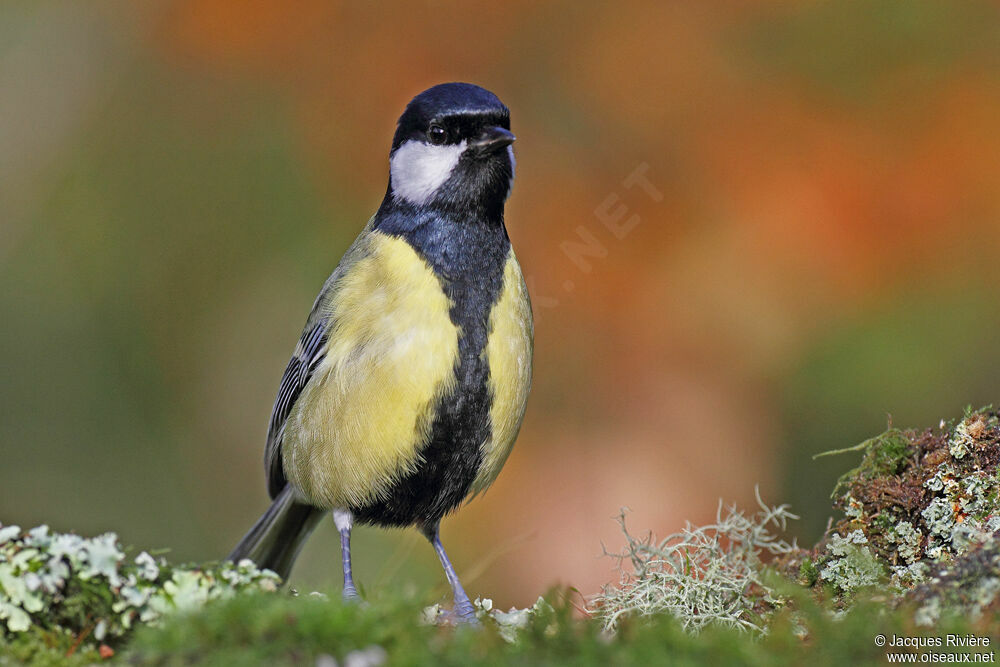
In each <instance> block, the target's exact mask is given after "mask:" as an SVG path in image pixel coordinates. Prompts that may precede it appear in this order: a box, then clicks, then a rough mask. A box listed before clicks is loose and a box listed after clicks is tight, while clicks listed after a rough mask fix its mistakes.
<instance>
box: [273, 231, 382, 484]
mask: <svg viewBox="0 0 1000 667" xmlns="http://www.w3.org/2000/svg"><path fill="white" fill-rule="evenodd" d="M373 223H374V218H372V220H369V221H368V224H367V225H365V228H364V230H363V231H362V232H361V234H360V235H359V236H358V238H357V239H356V240H355V241H354V243H353V244H352V245H351V247H350V248H348V250H347V252H346V253H344V257H343V258H342V259H341V260H340V263H339V264H338V265H337V268H336V269H334V271H333V273H332V274H330V277H329V278H327V279H326V283H325V284H324V285H323V289H322V290H321V291H320V293H319V296H317V297H316V301H315V302H314V303H313V307H312V311H311V312H310V313H309V319H308V320H306V326H305V329H303V331H302V336H301V337H300V338H299V342H298V345H296V346H295V353H294V354H292V358H291V359H290V360H289V361H288V366H286V367H285V373H284V374H283V375H282V376H281V385H280V386H279V387H278V397H277V398H276V399H275V401H274V407H273V408H272V409H271V419H270V421H269V422H268V425H267V446H266V448H265V449H264V471H265V473H266V474H267V491H268V493H269V494H270V495H271V498H275V497H276V496H277V495H278V494H279V493H281V490H282V489H283V488H284V487H285V484H286V483H287V482H288V479H287V478H286V477H285V470H284V467H283V465H282V457H281V444H282V439H283V437H284V433H285V422H286V421H287V420H288V415H290V414H291V412H292V408H293V407H294V405H295V401H296V399H298V397H299V395H300V394H301V393H302V390H303V389H304V388H305V387H306V385H307V384H308V383H309V380H310V379H311V378H312V376H313V373H314V372H315V371H316V368H317V367H318V366H319V364H320V363H321V362H322V361H323V359H324V358H325V357H326V342H327V338H328V337H329V335H330V329H331V328H332V321H333V319H334V318H335V317H336V314H335V313H331V312H328V311H327V305H328V304H329V303H330V302H331V300H332V299H331V297H332V294H333V293H334V292H335V291H336V290H337V285H338V281H339V279H340V277H341V276H343V275H344V274H345V273H347V272H348V271H349V270H350V269H351V267H352V266H353V265H354V264H355V263H356V262H357V261H358V260H359V259H361V258H362V257H363V256H365V254H366V252H367V243H366V238H367V236H368V233H369V232H370V230H371V229H372V226H373Z"/></svg>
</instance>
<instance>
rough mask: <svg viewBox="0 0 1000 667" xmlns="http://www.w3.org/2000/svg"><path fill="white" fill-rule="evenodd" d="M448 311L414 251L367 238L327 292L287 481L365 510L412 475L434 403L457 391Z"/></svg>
mask: <svg viewBox="0 0 1000 667" xmlns="http://www.w3.org/2000/svg"><path fill="white" fill-rule="evenodd" d="M498 305H499V304H498ZM450 307H451V302H450V300H449V299H448V297H447V296H445V294H444V292H443V291H442V289H441V285H440V282H439V280H438V278H437V276H436V275H435V274H434V272H433V270H432V269H431V267H430V266H429V265H428V264H427V262H426V261H424V259H422V258H421V257H420V256H419V255H418V254H417V253H416V251H414V250H413V248H412V247H411V246H410V245H409V244H408V243H406V242H405V241H403V240H402V239H399V238H396V237H393V236H388V235H385V234H381V233H379V232H371V233H370V234H369V236H368V240H367V248H366V249H364V251H362V252H361V253H360V259H358V260H357V262H355V263H354V264H353V265H352V266H351V267H349V268H348V269H347V270H346V271H345V272H344V275H343V276H342V277H341V278H340V279H339V280H338V282H337V283H336V284H335V286H334V288H333V289H332V290H331V292H330V296H329V298H328V301H327V304H326V311H327V312H328V314H329V316H330V318H331V330H330V335H329V338H328V341H329V342H328V344H327V352H326V357H325V358H324V360H323V361H322V363H321V364H320V366H319V367H318V368H317V369H316V373H315V375H314V377H313V378H312V380H311V381H310V382H309V384H308V385H307V386H306V387H305V389H304V390H303V392H302V394H301V395H300V396H299V399H298V400H297V401H296V404H295V406H294V408H293V410H292V412H291V414H290V415H289V417H288V421H287V424H286V426H285V433H284V439H283V444H282V457H283V461H282V462H283V464H284V470H285V474H286V475H287V477H288V479H289V481H290V482H291V483H292V484H293V485H295V487H296V488H297V489H298V490H299V492H300V494H301V495H303V496H304V499H305V500H307V501H308V502H310V503H312V504H313V505H316V506H318V507H323V508H331V507H347V506H361V505H365V504H368V503H369V502H371V501H373V500H375V499H379V498H382V497H384V493H385V491H386V489H387V488H388V487H389V486H390V484H391V483H392V482H393V481H394V480H396V479H399V478H400V477H402V476H403V475H405V474H407V473H409V472H412V471H413V470H414V469H415V467H416V466H417V464H418V463H419V457H420V454H419V447H420V446H421V445H422V444H423V443H424V442H425V441H426V439H427V434H428V432H429V429H430V426H431V424H430V415H431V414H432V411H433V410H432V408H433V405H434V404H435V403H436V402H437V400H438V399H439V398H440V397H441V396H443V395H445V394H446V393H447V392H449V391H450V390H451V389H453V388H454V386H455V373H454V369H455V365H456V362H457V359H458V336H459V331H458V329H457V328H456V327H455V325H454V324H453V323H452V322H451V319H450V318H449V316H448V312H449V309H450ZM502 356H507V355H502ZM502 391H509V390H508V389H502ZM507 428H508V429H509V427H507ZM501 463H502V461H501Z"/></svg>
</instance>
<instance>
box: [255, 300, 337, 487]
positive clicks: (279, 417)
mask: <svg viewBox="0 0 1000 667" xmlns="http://www.w3.org/2000/svg"><path fill="white" fill-rule="evenodd" d="M326 338H327V320H326V318H322V319H320V320H319V321H317V322H316V323H314V324H312V326H307V327H306V330H305V331H304V332H303V333H302V337H301V338H300V339H299V344H298V345H296V346H295V354H293V355H292V358H291V359H290V360H289V361H288V366H286V367H285V373H284V375H282V376H281V385H280V386H279V387H278V397H277V398H276V399H275V401H274V408H272V410H271V420H270V422H268V425H267V448H266V449H265V452H264V467H265V469H266V470H267V491H268V493H269V494H270V495H271V497H272V498H274V497H276V496H277V495H278V494H279V493H281V490H282V489H283V488H284V487H285V483H286V482H287V480H286V479H285V471H284V468H283V467H282V463H281V438H282V435H283V434H284V431H285V421H286V420H287V419H288V415H289V414H290V413H291V411H292V406H293V405H294V404H295V400H296V399H297V398H298V397H299V394H301V393H302V390H303V389H304V388H305V386H306V384H307V383H308V382H309V378H311V377H312V374H313V372H314V371H315V370H316V367H317V366H318V365H319V364H320V362H321V361H323V357H325V356H326Z"/></svg>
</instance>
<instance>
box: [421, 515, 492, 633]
mask: <svg viewBox="0 0 1000 667" xmlns="http://www.w3.org/2000/svg"><path fill="white" fill-rule="evenodd" d="M423 533H424V535H425V536H426V537H427V539H428V540H430V541H431V544H432V545H434V551H436V552H437V555H438V558H439V559H441V565H442V566H443V567H444V576H445V577H447V578H448V583H449V584H451V590H452V594H453V595H454V598H455V610H454V613H455V616H456V618H457V620H458V621H459V622H462V623H472V624H478V623H479V621H478V620H477V619H476V610H475V608H473V606H472V602H470V601H469V596H468V595H466V594H465V589H464V588H462V582H460V581H459V580H458V575H457V574H455V568H454V567H452V565H451V561H450V560H448V554H447V553H445V550H444V546H443V545H442V544H441V532H440V529H439V524H437V523H435V524H434V525H433V526H424V527H423Z"/></svg>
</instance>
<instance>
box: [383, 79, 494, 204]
mask: <svg viewBox="0 0 1000 667" xmlns="http://www.w3.org/2000/svg"><path fill="white" fill-rule="evenodd" d="M513 142H514V135H513V134H511V132H510V111H509V110H508V109H507V107H506V106H504V104H503V102H501V101H500V100H499V98H497V96H496V95H494V94H493V93H491V92H490V91H488V90H486V89H484V88H480V87H479V86H474V85H472V84H470V83H443V84H441V85H438V86H434V87H433V88H428V89H427V90H425V91H424V92H422V93H420V94H419V95H417V96H416V97H414V98H413V100H412V101H411V102H410V103H409V104H408V105H407V107H406V110H405V111H404V112H403V115H402V116H400V118H399V123H398V125H397V127H396V135H395V136H394V137H393V140H392V151H391V152H390V154H389V192H388V196H389V197H391V198H392V199H393V200H394V201H395V202H397V203H401V204H403V203H405V204H409V205H412V206H416V207H428V206H429V207H436V208H441V209H448V210H454V211H459V212H463V211H471V210H479V211H485V212H488V213H502V211H503V203H504V201H505V200H506V199H507V195H508V194H510V188H511V186H512V185H513V181H514V151H513V149H512V148H511V144H512V143H513Z"/></svg>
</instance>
